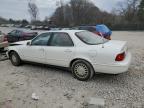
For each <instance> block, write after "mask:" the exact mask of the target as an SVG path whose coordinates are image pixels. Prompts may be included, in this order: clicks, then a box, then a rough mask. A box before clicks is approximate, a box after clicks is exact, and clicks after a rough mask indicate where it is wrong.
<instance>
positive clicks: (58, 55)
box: [7, 30, 131, 81]
mask: <svg viewBox="0 0 144 108" xmlns="http://www.w3.org/2000/svg"><path fill="white" fill-rule="evenodd" d="M95 35H96V34H94V33H91V32H89V31H81V30H59V31H50V32H45V33H42V34H40V35H38V36H37V37H36V38H34V39H33V40H32V41H28V42H27V41H23V42H17V43H15V44H14V46H10V47H8V52H7V55H8V56H9V58H10V60H11V62H12V64H13V65H15V66H18V65H20V64H21V61H31V62H36V63H44V64H50V65H56V66H62V67H67V68H70V69H71V71H72V73H73V75H74V77H75V78H77V79H78V80H82V81H85V80H88V79H90V78H92V77H93V75H94V72H102V73H109V74H118V73H122V72H126V71H127V70H128V68H129V65H130V63H131V54H130V52H129V51H128V49H127V45H126V42H125V41H114V40H107V39H104V38H103V37H100V36H95ZM16 44H18V45H16Z"/></svg>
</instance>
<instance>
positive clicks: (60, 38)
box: [50, 33, 74, 47]
mask: <svg viewBox="0 0 144 108" xmlns="http://www.w3.org/2000/svg"><path fill="white" fill-rule="evenodd" d="M50 46H67V47H69V46H74V44H73V42H72V40H71V38H70V36H69V35H68V34H67V33H54V34H53V37H52V40H51V42H50Z"/></svg>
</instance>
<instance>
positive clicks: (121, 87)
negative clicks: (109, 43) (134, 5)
mask: <svg viewBox="0 0 144 108" xmlns="http://www.w3.org/2000/svg"><path fill="white" fill-rule="evenodd" d="M1 29H2V28H1ZM3 30H5V32H7V31H8V30H6V28H3ZM112 38H113V39H116V40H124V41H127V42H128V47H129V50H130V51H131V53H132V55H133V59H132V64H131V66H130V69H129V71H128V72H126V73H122V74H119V75H117V76H116V75H106V74H98V75H95V77H94V78H93V79H92V80H90V81H88V82H81V81H78V80H76V79H74V78H73V77H72V75H71V73H70V72H69V71H67V70H65V69H59V68H55V67H49V66H44V65H34V64H23V65H22V66H20V67H14V66H12V64H11V63H10V61H9V60H4V61H0V108H86V107H87V104H86V102H85V101H86V100H87V99H89V98H90V97H96V98H103V99H104V100H105V107H106V108H144V32H128V31H120V32H118V31H115V32H113V36H112ZM32 93H36V95H37V96H39V100H37V101H36V100H33V99H32V98H31V96H32Z"/></svg>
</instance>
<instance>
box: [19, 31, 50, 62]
mask: <svg viewBox="0 0 144 108" xmlns="http://www.w3.org/2000/svg"><path fill="white" fill-rule="evenodd" d="M50 36H51V33H43V34H40V35H39V36H37V37H36V38H34V39H33V40H32V41H31V45H26V46H23V48H22V49H21V53H22V55H23V59H24V60H27V61H32V62H37V63H45V53H44V49H45V47H47V45H48V41H49V38H50Z"/></svg>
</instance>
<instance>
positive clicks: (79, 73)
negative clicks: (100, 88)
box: [71, 60, 94, 81]
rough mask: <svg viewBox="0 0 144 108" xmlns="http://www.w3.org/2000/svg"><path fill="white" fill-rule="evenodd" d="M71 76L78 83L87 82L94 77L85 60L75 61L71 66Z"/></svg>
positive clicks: (91, 68) (89, 65)
mask: <svg viewBox="0 0 144 108" xmlns="http://www.w3.org/2000/svg"><path fill="white" fill-rule="evenodd" d="M71 69H72V74H73V76H74V77H75V78H76V79H78V80H80V81H87V80H89V79H91V78H92V77H93V75H94V70H93V67H92V66H91V64H90V63H88V62H87V61H85V60H77V61H75V62H74V63H73V64H72V67H71Z"/></svg>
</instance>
